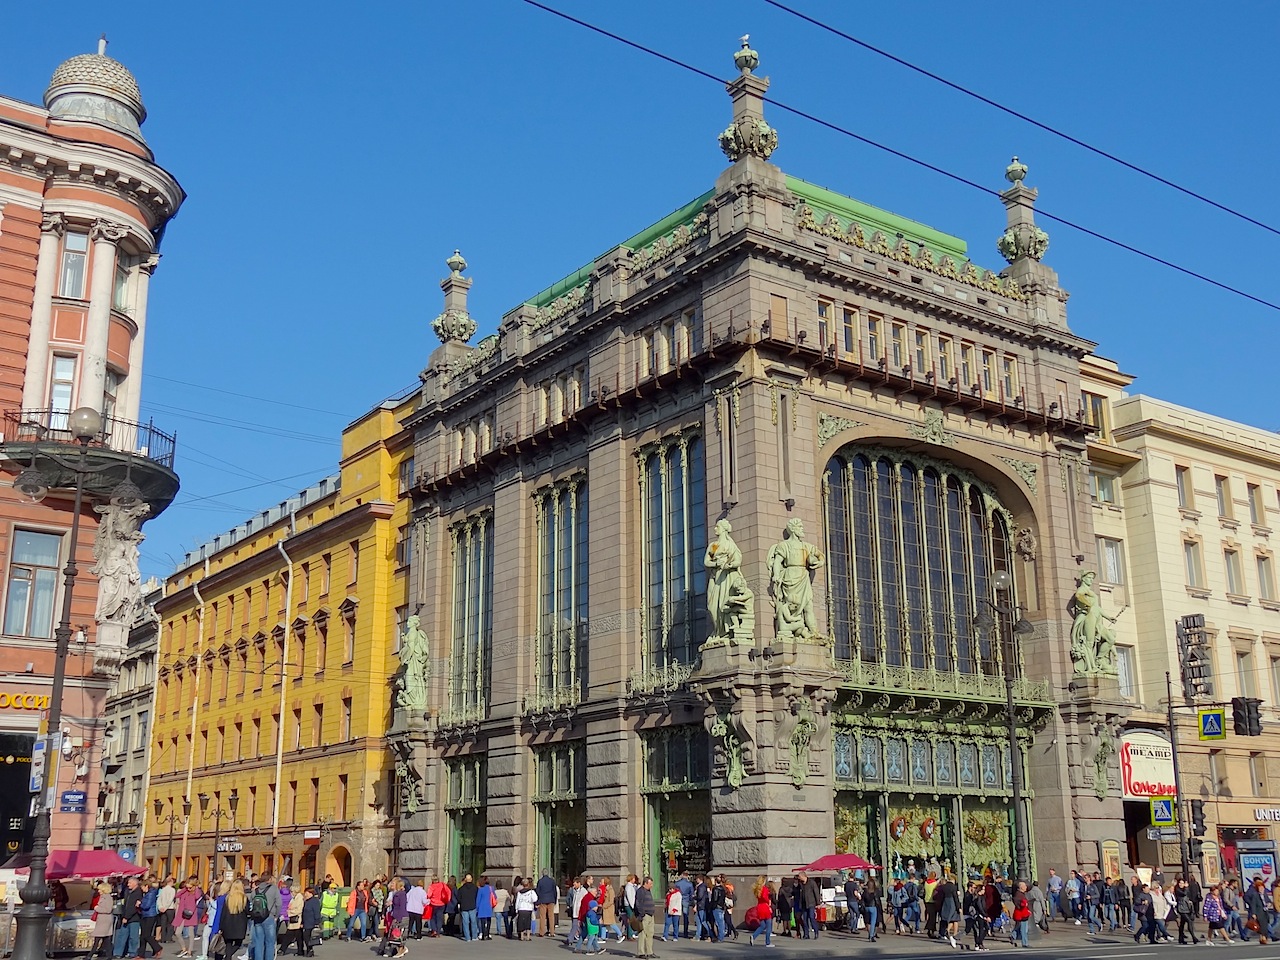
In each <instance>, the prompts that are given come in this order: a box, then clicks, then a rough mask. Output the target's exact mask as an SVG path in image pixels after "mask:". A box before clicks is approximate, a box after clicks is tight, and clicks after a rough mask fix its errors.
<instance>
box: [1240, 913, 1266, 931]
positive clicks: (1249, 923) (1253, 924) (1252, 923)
mask: <svg viewBox="0 0 1280 960" xmlns="http://www.w3.org/2000/svg"><path fill="white" fill-rule="evenodd" d="M1244 926H1245V929H1246V930H1251V931H1253V932H1254V933H1257V932H1258V931H1259V930H1261V929H1262V925H1261V924H1260V923H1258V918H1257V917H1250V918H1249V919H1248V920H1246V921H1245V924H1244Z"/></svg>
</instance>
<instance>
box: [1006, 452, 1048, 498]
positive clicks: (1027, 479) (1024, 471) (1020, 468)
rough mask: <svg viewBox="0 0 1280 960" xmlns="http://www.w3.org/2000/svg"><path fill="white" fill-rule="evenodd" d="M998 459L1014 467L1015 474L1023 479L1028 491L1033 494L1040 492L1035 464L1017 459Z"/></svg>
mask: <svg viewBox="0 0 1280 960" xmlns="http://www.w3.org/2000/svg"><path fill="white" fill-rule="evenodd" d="M996 459H997V460H1002V461H1003V462H1005V463H1007V464H1008V465H1009V466H1010V467H1012V468H1013V472H1014V473H1016V474H1017V475H1018V476H1019V478H1021V480H1022V482H1023V483H1025V484H1026V485H1027V489H1028V490H1030V491H1031V492H1032V493H1038V492H1039V491H1038V489H1037V488H1038V487H1039V480H1038V478H1037V477H1036V472H1037V469H1036V465H1035V464H1034V463H1032V462H1031V461H1029V460H1019V459H1017V458H1016V457H997V458H996Z"/></svg>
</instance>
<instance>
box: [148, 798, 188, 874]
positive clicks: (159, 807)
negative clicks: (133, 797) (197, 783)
mask: <svg viewBox="0 0 1280 960" xmlns="http://www.w3.org/2000/svg"><path fill="white" fill-rule="evenodd" d="M155 803H156V823H167V824H169V853H168V855H167V856H166V857H165V870H166V872H167V873H170V874H172V875H173V876H175V877H177V876H178V871H176V870H174V869H173V827H174V825H175V824H178V823H186V822H187V818H188V817H189V816H191V798H190V797H183V798H182V815H181V816H179V815H178V814H177V813H175V812H174V810H173V801H172V800H170V801H169V815H168V816H167V817H162V816H161V814H162V813H164V801H163V800H161V799H160V798H159V797H156V801H155Z"/></svg>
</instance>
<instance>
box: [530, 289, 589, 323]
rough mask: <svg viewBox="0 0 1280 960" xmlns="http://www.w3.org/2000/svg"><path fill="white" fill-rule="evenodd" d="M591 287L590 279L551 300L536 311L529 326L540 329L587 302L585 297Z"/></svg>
mask: <svg viewBox="0 0 1280 960" xmlns="http://www.w3.org/2000/svg"><path fill="white" fill-rule="evenodd" d="M591 288H592V285H591V283H590V281H588V282H587V283H581V284H579V285H578V286H576V287H574V288H573V289H572V290H570V291H569V292H568V293H566V294H563V295H562V296H560V297H557V298H556V299H555V300H552V301H551V302H550V303H549V304H547V305H546V306H545V307H543V308H542V309H541V310H539V311H538V312H537V314H536V315H535V316H534V318H533V323H531V324H530V326H531V327H532V328H533V329H534V330H541V329H542V328H543V327H546V326H549V325H550V324H553V323H555V322H556V321H557V320H559V319H560V318H561V317H564V316H566V315H568V314H570V313H573V312H574V311H576V310H577V309H578V308H579V307H581V306H582V305H583V304H584V303H586V302H587V298H588V296H589V295H590V293H591Z"/></svg>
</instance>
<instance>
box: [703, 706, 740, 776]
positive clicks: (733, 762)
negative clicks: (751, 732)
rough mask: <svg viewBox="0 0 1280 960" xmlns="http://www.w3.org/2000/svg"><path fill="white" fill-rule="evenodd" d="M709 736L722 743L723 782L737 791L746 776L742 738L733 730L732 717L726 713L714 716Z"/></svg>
mask: <svg viewBox="0 0 1280 960" xmlns="http://www.w3.org/2000/svg"><path fill="white" fill-rule="evenodd" d="M711 736H713V737H715V738H716V739H718V740H720V741H722V745H723V748H724V782H725V783H726V784H728V785H729V787H730V788H732V789H734V790H737V789H738V787H740V786H742V780H743V778H744V777H745V776H746V766H745V764H744V763H743V762H742V738H741V737H739V736H738V731H737V730H735V729H734V724H733V717H732V716H731V715H730V714H729V712H728V711H724V712H722V713H719V714H717V715H716V719H715V721H714V722H713V723H712V724H711Z"/></svg>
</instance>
